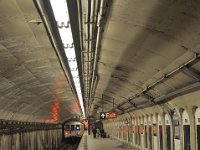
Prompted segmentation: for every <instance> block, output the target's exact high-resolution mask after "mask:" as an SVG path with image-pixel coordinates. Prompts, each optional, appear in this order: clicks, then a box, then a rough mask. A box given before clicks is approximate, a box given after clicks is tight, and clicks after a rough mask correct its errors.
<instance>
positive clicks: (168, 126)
mask: <svg viewBox="0 0 200 150" xmlns="http://www.w3.org/2000/svg"><path fill="white" fill-rule="evenodd" d="M171 125H172V122H171V118H170V116H169V114H165V126H166V135H167V150H171V149H172V146H171V145H172V141H171V135H172V134H171V127H172V126H171Z"/></svg>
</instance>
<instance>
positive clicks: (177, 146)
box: [172, 110, 181, 150]
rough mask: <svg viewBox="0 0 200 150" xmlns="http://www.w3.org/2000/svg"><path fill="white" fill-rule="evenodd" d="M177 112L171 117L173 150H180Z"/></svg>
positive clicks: (178, 116)
mask: <svg viewBox="0 0 200 150" xmlns="http://www.w3.org/2000/svg"><path fill="white" fill-rule="evenodd" d="M177 112H178V111H176V110H175V111H174V113H173V116H172V124H173V133H174V134H173V135H174V137H173V139H174V148H175V150H180V149H181V147H180V144H181V143H180V142H181V141H180V121H181V118H180V114H179V113H177Z"/></svg>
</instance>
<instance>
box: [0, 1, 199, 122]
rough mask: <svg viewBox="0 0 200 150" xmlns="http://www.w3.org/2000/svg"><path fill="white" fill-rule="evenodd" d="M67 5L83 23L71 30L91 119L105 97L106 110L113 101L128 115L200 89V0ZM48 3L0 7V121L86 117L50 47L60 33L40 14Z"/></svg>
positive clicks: (4, 3) (64, 68)
mask: <svg viewBox="0 0 200 150" xmlns="http://www.w3.org/2000/svg"><path fill="white" fill-rule="evenodd" d="M67 2H68V4H69V3H70V5H68V7H71V6H72V5H76V7H71V8H70V11H71V15H70V19H71V21H72V20H73V21H72V22H76V21H77V22H78V23H79V24H78V25H76V26H78V27H79V28H75V29H74V26H73V25H74V24H72V30H73V32H74V33H75V32H76V37H73V38H74V39H76V40H75V43H74V44H75V46H77V44H78V45H79V46H80V47H79V46H78V48H77V49H76V53H77V54H78V56H77V61H78V63H79V64H78V65H79V69H80V70H79V71H80V72H81V74H80V78H81V83H82V88H83V89H82V91H83V98H84V103H85V107H86V114H87V115H88V116H90V115H93V116H95V115H98V114H97V112H99V111H102V108H101V107H102V106H101V105H102V95H103V103H104V110H103V111H111V110H112V109H113V99H114V108H115V110H116V111H118V112H119V113H124V112H127V111H133V110H136V109H141V108H144V107H149V106H152V105H160V104H162V103H164V102H166V101H168V100H171V99H173V97H177V96H179V95H183V94H185V93H188V92H191V91H193V90H199V87H200V85H199V80H200V76H199V71H200V63H199V57H200V56H199V52H200V50H199V48H200V44H199V41H200V31H199V29H200V15H199V14H200V9H199V4H200V1H198V0H195V1H187V0H182V1H176V0H167V1H166V0H148V1H144V0H77V1H75V0H67ZM36 3H40V4H41V6H42V7H41V8H37V7H36V6H38V5H35V4H36ZM44 3H45V1H44V0H33V1H27V0H9V1H7V0H1V1H0V85H1V86H0V93H1V95H0V112H1V113H0V118H1V119H13V120H26V121H27V120H28V121H44V120H51V119H52V117H53V115H52V112H53V110H54V114H55V113H56V114H59V119H60V121H64V120H66V119H67V118H69V116H71V115H73V114H80V109H79V107H78V105H77V100H76V94H75V92H74V90H73V85H72V82H71V81H70V80H71V79H70V77H69V72H68V71H69V70H67V65H66V66H63V60H61V59H60V57H59V55H58V53H57V51H56V48H55V45H53V44H52V39H54V38H55V39H57V35H56V34H52V35H50V34H49V32H48V31H49V30H48V29H47V26H48V27H49V28H50V30H53V28H54V25H53V23H52V22H51V19H52V16H50V15H49V14H51V13H46V14H40V13H41V12H40V13H39V11H38V9H42V11H43V13H45V11H47V10H46V8H45V7H47V6H45V5H44ZM74 8H77V9H78V10H76V9H74ZM76 11H77V12H76ZM41 17H42V18H41ZM76 17H77V18H76ZM44 19H46V20H47V21H46V22H44ZM74 20H75V21H74ZM77 35H78V37H77ZM77 39H78V40H79V41H78V42H77ZM57 40H58V39H57ZM60 46H61V45H60ZM53 108H55V109H53Z"/></svg>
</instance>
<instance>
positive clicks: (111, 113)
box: [106, 112, 117, 119]
mask: <svg viewBox="0 0 200 150" xmlns="http://www.w3.org/2000/svg"><path fill="white" fill-rule="evenodd" d="M112 118H117V112H109V113H106V119H112Z"/></svg>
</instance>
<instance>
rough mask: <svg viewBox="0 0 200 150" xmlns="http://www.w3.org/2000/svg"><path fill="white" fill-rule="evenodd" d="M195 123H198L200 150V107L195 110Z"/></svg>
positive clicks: (197, 132) (197, 135)
mask: <svg viewBox="0 0 200 150" xmlns="http://www.w3.org/2000/svg"><path fill="white" fill-rule="evenodd" d="M195 123H196V129H197V131H196V137H197V139H196V142H197V150H200V108H197V110H196V112H195Z"/></svg>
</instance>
